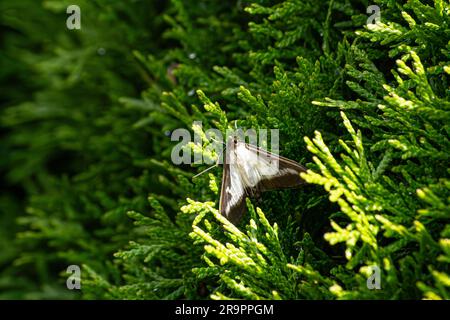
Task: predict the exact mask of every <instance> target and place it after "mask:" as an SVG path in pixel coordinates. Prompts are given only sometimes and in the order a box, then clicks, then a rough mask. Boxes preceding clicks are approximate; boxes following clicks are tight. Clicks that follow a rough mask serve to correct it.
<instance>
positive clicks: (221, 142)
mask: <svg viewBox="0 0 450 320" xmlns="http://www.w3.org/2000/svg"><path fill="white" fill-rule="evenodd" d="M211 140H213V141H215V142H217V143H222V144H223V145H224V146H226V145H227V144H226V143H225V142H223V141H218V140H216V139H214V138H211Z"/></svg>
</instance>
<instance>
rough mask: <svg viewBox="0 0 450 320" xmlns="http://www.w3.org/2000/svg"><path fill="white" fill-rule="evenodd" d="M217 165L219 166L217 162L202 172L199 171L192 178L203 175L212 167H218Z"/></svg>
mask: <svg viewBox="0 0 450 320" xmlns="http://www.w3.org/2000/svg"><path fill="white" fill-rule="evenodd" d="M217 166H218V164H217V163H216V164H215V165H213V166H211V167H209V168H207V169H205V170H203V171H202V172H200V173H197V174H196V175H195V176H193V177H192V179H194V178H197V177H198V176H201V175H202V174H204V173H205V172H208V171H209V170H211V169H212V168H215V167H217Z"/></svg>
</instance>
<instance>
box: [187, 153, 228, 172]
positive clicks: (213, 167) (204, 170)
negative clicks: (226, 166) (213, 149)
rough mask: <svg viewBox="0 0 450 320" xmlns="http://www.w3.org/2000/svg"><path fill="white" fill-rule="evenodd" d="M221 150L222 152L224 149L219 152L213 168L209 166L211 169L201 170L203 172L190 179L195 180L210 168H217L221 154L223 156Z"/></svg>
mask: <svg viewBox="0 0 450 320" xmlns="http://www.w3.org/2000/svg"><path fill="white" fill-rule="evenodd" d="M223 150H224V149H222V151H221V152H220V154H219V156H218V157H217V161H216V164H215V165H213V166H211V167H209V168H207V169H205V170H203V171H202V172H200V173H197V174H196V175H195V176H193V177H192V179H194V178H197V177H198V176H200V175H202V174H204V173H205V172H208V171H209V170H211V169H212V168H215V167H217V166H218V165H219V161H220V157H221V156H222V154H223Z"/></svg>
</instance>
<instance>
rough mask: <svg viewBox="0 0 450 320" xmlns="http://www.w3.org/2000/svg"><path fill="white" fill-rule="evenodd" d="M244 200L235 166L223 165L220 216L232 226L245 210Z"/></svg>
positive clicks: (241, 185)
mask: <svg viewBox="0 0 450 320" xmlns="http://www.w3.org/2000/svg"><path fill="white" fill-rule="evenodd" d="M245 198H246V193H245V187H244V185H243V184H242V180H241V177H240V175H239V171H238V168H237V166H236V165H235V164H229V163H225V164H224V166H223V174H222V186H221V190H220V202H219V212H220V214H221V215H223V216H225V217H226V218H227V219H228V220H229V221H231V222H232V223H233V224H236V223H238V222H239V220H240V219H241V217H242V216H243V214H244V213H245V211H246V209H247V206H246V203H245Z"/></svg>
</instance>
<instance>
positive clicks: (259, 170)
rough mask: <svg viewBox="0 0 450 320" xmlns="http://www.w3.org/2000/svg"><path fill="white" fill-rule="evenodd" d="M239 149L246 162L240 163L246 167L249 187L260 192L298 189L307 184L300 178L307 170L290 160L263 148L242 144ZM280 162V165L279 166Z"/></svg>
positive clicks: (246, 178)
mask: <svg viewBox="0 0 450 320" xmlns="http://www.w3.org/2000/svg"><path fill="white" fill-rule="evenodd" d="M242 145H243V146H244V147H245V149H243V148H242V146H241V147H240V148H239V149H238V150H240V151H241V152H240V153H239V154H241V155H242V156H243V157H245V158H246V161H244V160H243V159H242V160H241V161H238V163H240V164H242V166H243V167H244V169H243V171H244V172H245V178H244V180H247V181H248V183H249V187H252V188H256V189H258V190H259V191H268V190H273V189H281V188H293V187H298V186H300V185H302V184H305V183H306V182H305V181H304V180H303V179H302V178H301V177H300V173H301V172H306V170H307V169H306V168H305V167H303V166H302V165H300V164H298V163H297V162H295V161H293V160H290V159H288V158H285V157H282V156H279V155H276V154H274V153H271V152H269V151H266V150H263V149H261V148H258V147H255V146H252V145H249V144H242ZM277 162H278V164H277Z"/></svg>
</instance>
